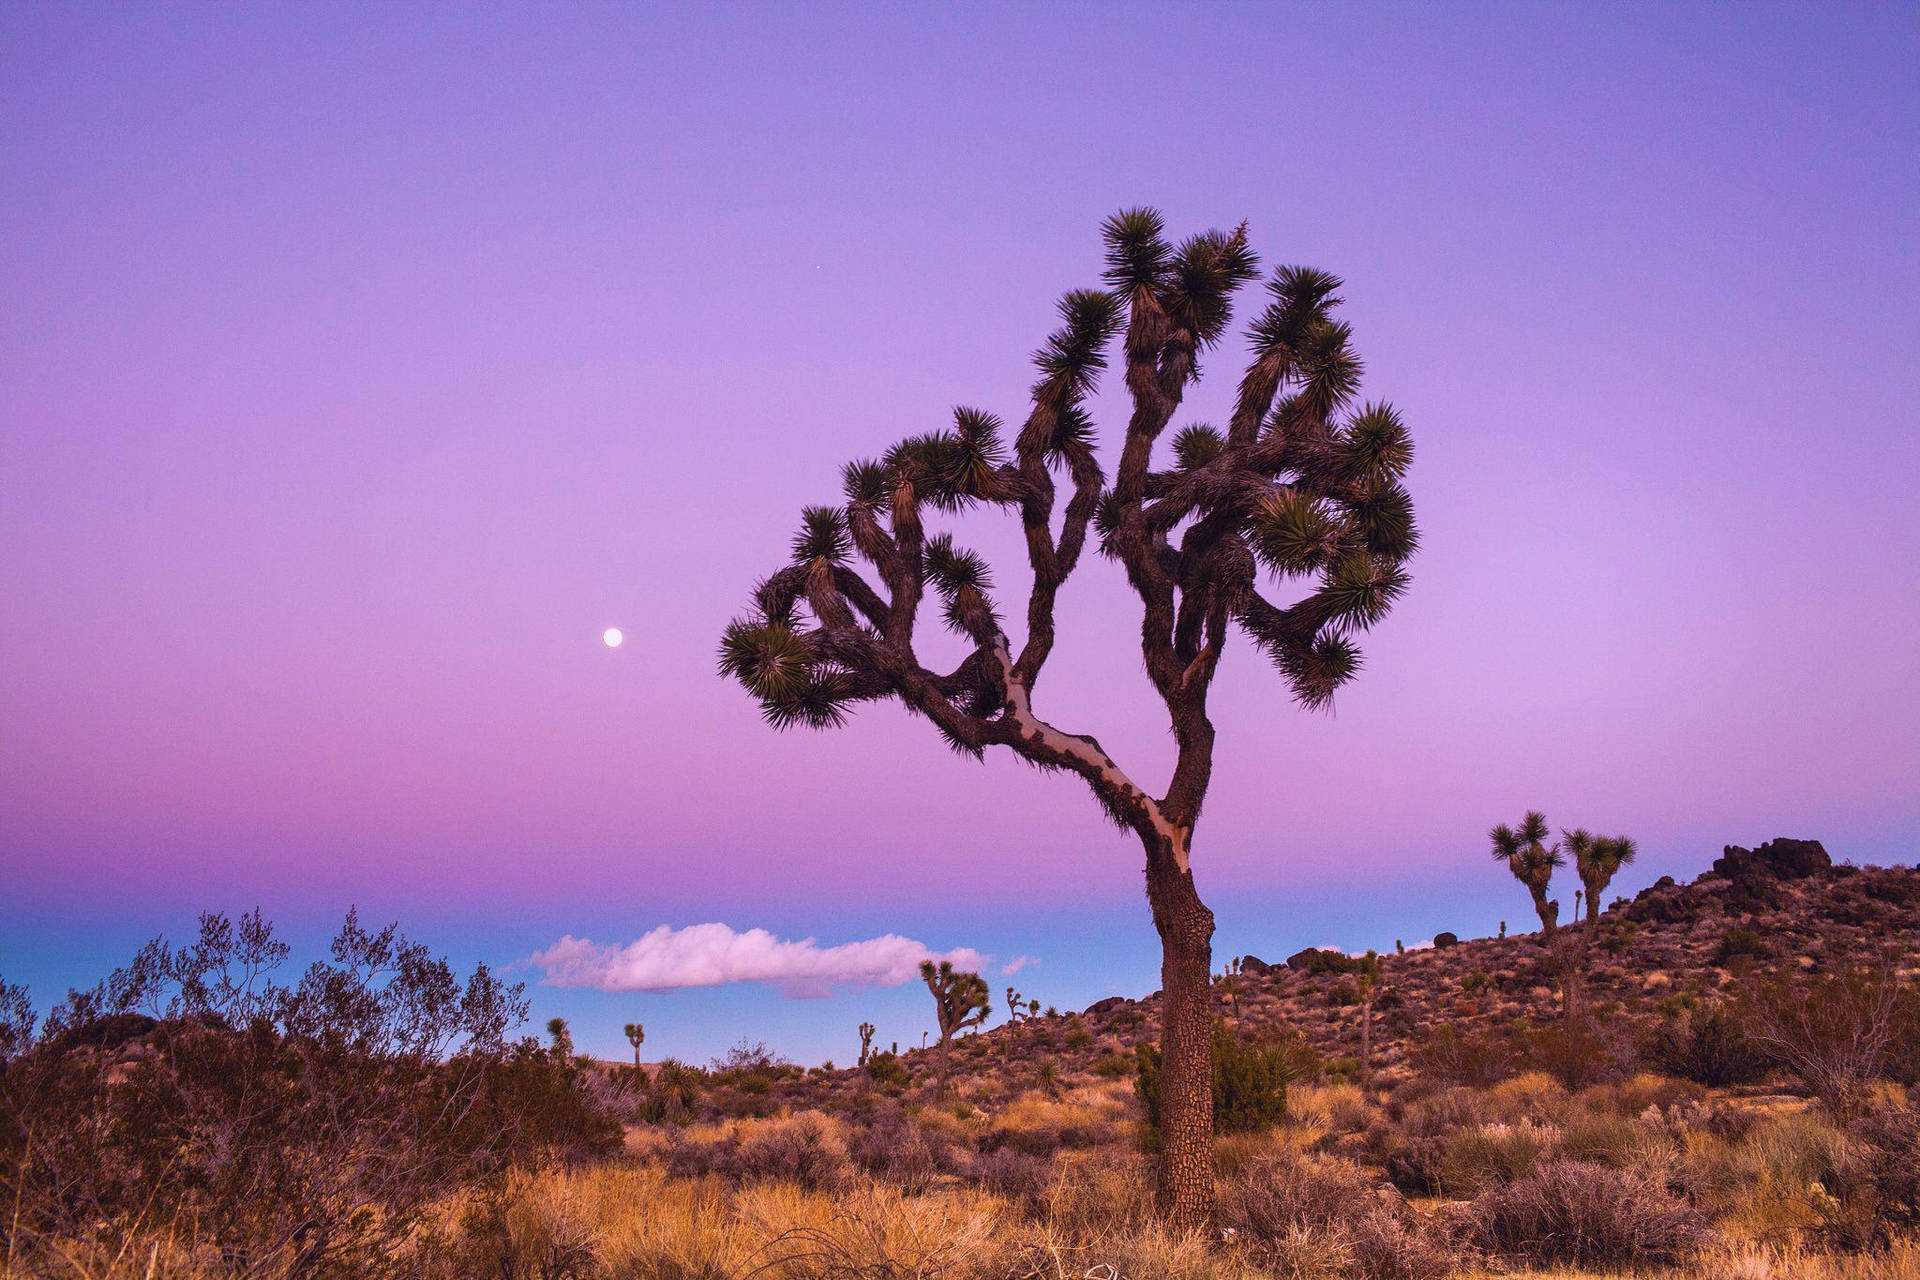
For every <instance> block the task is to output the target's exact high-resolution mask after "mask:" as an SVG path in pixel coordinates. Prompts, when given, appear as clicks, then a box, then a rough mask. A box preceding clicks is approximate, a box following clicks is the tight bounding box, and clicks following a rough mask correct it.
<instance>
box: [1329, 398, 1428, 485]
mask: <svg viewBox="0 0 1920 1280" xmlns="http://www.w3.org/2000/svg"><path fill="white" fill-rule="evenodd" d="M1340 440H1341V443H1342V445H1344V446H1345V454H1346V463H1347V468H1348V470H1349V472H1350V473H1351V474H1353V475H1355V476H1361V477H1366V478H1368V479H1375V480H1398V479H1399V478H1400V477H1401V476H1404V475H1405V474H1407V467H1408V466H1409V465H1411V464H1412V462H1413V437H1412V436H1410V435H1409V434H1407V427H1406V424H1405V423H1403V422H1402V421H1401V420H1400V415H1399V413H1397V412H1396V411H1395V410H1394V408H1393V406H1392V405H1387V404H1368V405H1364V406H1362V407H1361V409H1360V411H1359V412H1358V413H1356V414H1354V415H1353V419H1352V421H1350V422H1349V423H1347V426H1346V429H1345V430H1344V431H1342V432H1341V433H1340Z"/></svg>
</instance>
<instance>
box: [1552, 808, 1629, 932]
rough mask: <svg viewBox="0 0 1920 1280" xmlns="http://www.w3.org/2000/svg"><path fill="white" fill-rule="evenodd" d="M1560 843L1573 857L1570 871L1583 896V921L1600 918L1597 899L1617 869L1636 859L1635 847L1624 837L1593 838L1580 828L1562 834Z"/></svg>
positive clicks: (1605, 889) (1593, 836) (1611, 880)
mask: <svg viewBox="0 0 1920 1280" xmlns="http://www.w3.org/2000/svg"><path fill="white" fill-rule="evenodd" d="M1560 839H1561V842H1562V844H1563V845H1564V846H1565V848H1566V850H1567V852H1568V853H1571V854H1572V855H1573V866H1574V870H1575V871H1577V872H1579V873H1580V883H1581V884H1582V885H1584V886H1585V887H1586V888H1585V892H1586V895H1587V919H1588V920H1598V919H1599V918H1600V895H1601V894H1603V893H1605V892H1606V891H1607V886H1608V885H1609V884H1611V883H1613V877H1614V876H1615V875H1616V874H1617V873H1618V872H1619V870H1620V868H1622V867H1624V866H1626V865H1627V864H1628V863H1629V862H1632V861H1633V860H1634V859H1635V858H1637V857H1639V856H1640V849H1639V846H1637V845H1635V844H1634V842H1633V840H1632V839H1631V838H1630V837H1628V836H1596V835H1592V834H1590V833H1589V832H1588V831H1587V830H1586V829H1585V828H1584V827H1581V828H1577V829H1575V830H1573V831H1562V832H1561V833H1560Z"/></svg>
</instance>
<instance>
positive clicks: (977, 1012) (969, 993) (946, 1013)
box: [920, 960, 993, 1093]
mask: <svg viewBox="0 0 1920 1280" xmlns="http://www.w3.org/2000/svg"><path fill="white" fill-rule="evenodd" d="M920 977H921V979H922V980H924V981H925V982H926V984H927V990H929V991H931V992H933V1008H934V1016H935V1017H936V1018H937V1019H938V1021H939V1023H940V1092H941V1093H945V1092H946V1091H947V1069H948V1067H949V1065H950V1062H951V1059H952V1057H953V1038H954V1036H956V1035H958V1034H959V1033H960V1032H962V1031H964V1030H966V1029H967V1028H968V1027H977V1026H979V1025H980V1024H981V1023H983V1022H985V1021H986V1020H987V1014H989V1013H991V1012H992V1011H993V1003H992V1001H991V1000H989V999H988V997H987V980H986V979H985V978H983V977H981V976H980V975H979V974H977V973H968V972H966V971H965V970H964V969H955V968H954V967H953V961H951V960H942V961H941V962H940V964H939V965H938V967H936V966H935V965H934V963H933V961H931V960H922V961H921V962H920Z"/></svg>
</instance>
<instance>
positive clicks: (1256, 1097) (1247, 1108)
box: [1134, 1022, 1307, 1148]
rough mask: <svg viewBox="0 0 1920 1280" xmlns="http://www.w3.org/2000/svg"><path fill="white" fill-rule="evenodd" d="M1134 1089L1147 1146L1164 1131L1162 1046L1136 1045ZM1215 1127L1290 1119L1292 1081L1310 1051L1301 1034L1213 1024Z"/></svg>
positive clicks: (1244, 1129) (1231, 1129)
mask: <svg viewBox="0 0 1920 1280" xmlns="http://www.w3.org/2000/svg"><path fill="white" fill-rule="evenodd" d="M1135 1053H1136V1055H1137V1056H1136V1063H1137V1072H1138V1074H1137V1076H1136V1077H1135V1080H1134V1092H1135V1093H1136V1095H1137V1096H1138V1097H1139V1099H1140V1104H1141V1107H1142V1109H1143V1110H1144V1112H1145V1117H1146V1136H1147V1145H1148V1146H1149V1147H1150V1148H1151V1147H1155V1146H1157V1145H1158V1135H1159V1132H1160V1050H1159V1048H1158V1047H1157V1046H1155V1045H1152V1044H1142V1045H1140V1046H1139V1047H1138V1048H1137V1049H1136V1050H1135ZM1212 1053H1213V1127H1214V1131H1215V1132H1216V1133H1257V1132H1259V1131H1261V1130H1263V1129H1271V1128H1273V1127H1274V1126H1275V1125H1277V1124H1279V1123H1280V1122H1281V1121H1282V1120H1284V1119H1286V1118H1287V1086H1288V1085H1289V1084H1291V1083H1292V1082H1293V1081H1294V1080H1296V1079H1297V1078H1299V1076H1300V1074H1301V1071H1302V1067H1301V1063H1302V1061H1303V1060H1304V1058H1305V1055H1306V1053H1307V1050H1306V1048H1305V1045H1304V1042H1303V1041H1302V1040H1300V1039H1299V1038H1298V1037H1297V1036H1289V1037H1282V1038H1280V1039H1277V1040H1269V1041H1260V1042H1256V1041H1246V1040H1242V1039H1241V1038H1240V1037H1239V1036H1237V1035H1236V1034H1234V1033H1233V1032H1232V1031H1231V1030H1229V1029H1228V1028H1227V1026H1226V1024H1224V1023H1220V1022H1216V1023H1214V1026H1213V1042H1212Z"/></svg>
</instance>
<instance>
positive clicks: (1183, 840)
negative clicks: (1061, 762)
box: [993, 636, 1189, 873]
mask: <svg viewBox="0 0 1920 1280" xmlns="http://www.w3.org/2000/svg"><path fill="white" fill-rule="evenodd" d="M993 658H994V661H995V662H998V663H999V664H1000V682H1001V683H1002V684H1003V685H1005V686H1006V689H1007V715H1008V716H1009V717H1011V718H1012V720H1013V723H1014V725H1015V727H1017V728H1018V729H1019V730H1020V732H1021V735H1022V737H1024V738H1027V739H1030V740H1032V741H1036V742H1038V743H1039V744H1040V745H1042V746H1044V747H1046V748H1047V749H1048V750H1050V751H1054V752H1057V753H1058V754H1060V755H1063V756H1066V757H1068V758H1069V759H1073V760H1078V761H1079V762H1080V763H1081V764H1083V765H1085V766H1087V767H1088V768H1089V769H1091V770H1093V772H1095V773H1096V774H1098V775H1099V776H1100V778H1101V779H1102V780H1103V781H1104V782H1106V784H1107V785H1108V786H1110V787H1112V788H1114V789H1115V790H1116V791H1119V792H1121V793H1122V794H1125V795H1128V796H1130V797H1132V798H1133V799H1134V800H1136V801H1137V802H1138V803H1139V804H1140V806H1141V807H1142V808H1143V809H1144V810H1145V811H1146V814H1147V820H1148V821H1149V822H1151V823H1153V829H1154V830H1155V831H1157V832H1159V833H1160V835H1161V837H1162V838H1164V839H1165V840H1166V842H1167V845H1168V847H1169V848H1171V849H1172V850H1173V863H1174V865H1175V866H1176V867H1178V868H1180V870H1181V872H1182V873H1185V872H1186V871H1188V869H1189V867H1188V863H1187V857H1188V853H1187V835H1186V832H1184V831H1182V830H1181V829H1180V828H1179V827H1178V826H1176V825H1174V824H1173V823H1171V822H1168V821H1167V819H1166V816H1165V815H1164V814H1162V813H1161V812H1160V806H1159V804H1158V803H1157V802H1156V801H1155V800H1154V798H1153V797H1152V796H1150V795H1148V794H1147V793H1146V792H1145V791H1143V790H1141V789H1140V787H1138V786H1136V785H1135V784H1134V781H1133V779H1131V778H1129V777H1128V776H1127V775H1126V774H1125V773H1123V772H1121V769H1120V766H1119V765H1117V764H1115V763H1114V762H1113V757H1111V756H1109V755H1108V754H1107V753H1106V752H1104V751H1102V750H1100V749H1099V748H1098V747H1096V746H1094V745H1093V744H1091V743H1089V742H1087V741H1086V740H1085V739H1082V738H1076V737H1074V736H1073V735H1072V734H1070V733H1063V732H1061V731H1060V730H1059V729H1056V728H1054V727H1053V726H1052V725H1050V724H1048V723H1047V722H1046V721H1045V720H1042V719H1041V718H1040V717H1038V716H1036V715H1034V714H1033V702H1032V696H1031V695H1030V694H1029V693H1028V691H1027V687H1026V686H1025V685H1023V684H1021V683H1020V682H1019V681H1018V680H1016V679H1014V675H1013V655H1012V653H1010V652H1009V651H1008V649H1007V641H1006V637H1004V636H999V637H996V638H995V639H994V642H993Z"/></svg>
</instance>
